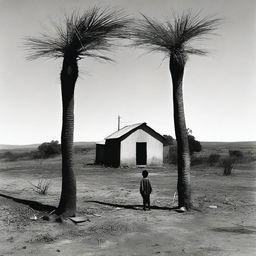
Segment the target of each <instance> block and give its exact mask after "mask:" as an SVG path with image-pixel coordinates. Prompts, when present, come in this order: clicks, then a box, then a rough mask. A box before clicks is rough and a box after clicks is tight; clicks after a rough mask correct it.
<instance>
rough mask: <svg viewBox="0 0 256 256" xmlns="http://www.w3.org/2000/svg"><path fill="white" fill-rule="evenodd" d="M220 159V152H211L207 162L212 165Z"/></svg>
mask: <svg viewBox="0 0 256 256" xmlns="http://www.w3.org/2000/svg"><path fill="white" fill-rule="evenodd" d="M219 160H220V155H219V154H210V155H209V157H208V160H207V163H208V164H209V165H210V166H213V165H214V164H216V163H218V162H219Z"/></svg>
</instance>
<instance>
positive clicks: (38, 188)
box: [29, 180, 51, 195]
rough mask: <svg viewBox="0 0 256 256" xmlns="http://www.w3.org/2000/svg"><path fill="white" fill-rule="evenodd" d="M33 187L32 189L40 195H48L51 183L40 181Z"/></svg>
mask: <svg viewBox="0 0 256 256" xmlns="http://www.w3.org/2000/svg"><path fill="white" fill-rule="evenodd" d="M29 183H30V182H29ZM30 184H31V185H32V187H31V189H32V190H33V191H35V192H36V193H37V194H39V195H47V193H48V190H49V187H50V185H51V182H50V181H48V180H39V181H38V184H37V185H34V184H32V183H30Z"/></svg>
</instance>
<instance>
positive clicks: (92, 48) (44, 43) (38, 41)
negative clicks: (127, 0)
mask: <svg viewBox="0 0 256 256" xmlns="http://www.w3.org/2000/svg"><path fill="white" fill-rule="evenodd" d="M128 23H129V20H128V19H127V18H126V17H125V16H124V15H123V14H122V12H121V11H111V10H108V9H104V10H103V11H101V10H100V9H99V8H96V7H94V8H92V9H90V10H88V11H87V12H85V13H84V14H83V15H79V14H77V13H73V14H72V15H71V16H70V17H66V19H65V24H64V26H59V25H55V30H56V31H55V32H56V34H55V36H49V35H46V34H42V35H41V38H31V37H30V38H26V43H25V46H26V48H27V51H28V58H29V59H36V58H39V57H50V58H52V57H53V58H58V57H64V55H72V56H74V57H76V58H83V57H85V56H88V57H96V58H101V59H105V60H111V59H110V58H109V57H106V56H104V55H103V54H101V53H102V51H107V50H109V49H110V47H111V46H112V45H113V41H112V40H113V39H116V38H125V37H127V35H128V34H127V33H126V28H127V25H128Z"/></svg>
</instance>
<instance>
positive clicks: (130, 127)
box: [105, 123, 165, 142]
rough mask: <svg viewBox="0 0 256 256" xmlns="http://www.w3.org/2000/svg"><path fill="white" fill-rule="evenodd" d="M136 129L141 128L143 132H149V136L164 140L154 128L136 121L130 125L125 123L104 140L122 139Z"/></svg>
mask: <svg viewBox="0 0 256 256" xmlns="http://www.w3.org/2000/svg"><path fill="white" fill-rule="evenodd" d="M138 129H142V130H144V131H145V132H147V133H149V134H150V135H151V136H153V137H154V138H156V139H157V140H159V141H161V142H164V140H165V138H164V137H163V136H162V135H161V134H159V133H157V132H156V131H155V130H153V129H152V128H150V127H149V126H148V125H147V124H146V123H137V124H132V125H127V126H125V127H123V128H122V129H120V130H119V131H116V132H114V133H112V134H110V135H109V136H108V137H106V138H105V140H111V139H118V140H124V139H125V138H127V137H128V136H129V135H131V134H132V133H133V132H135V131H136V130H138Z"/></svg>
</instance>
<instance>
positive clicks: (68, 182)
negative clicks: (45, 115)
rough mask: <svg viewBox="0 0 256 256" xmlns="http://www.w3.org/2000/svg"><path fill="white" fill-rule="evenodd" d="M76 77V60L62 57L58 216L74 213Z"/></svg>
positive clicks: (73, 214) (72, 214)
mask: <svg viewBox="0 0 256 256" xmlns="http://www.w3.org/2000/svg"><path fill="white" fill-rule="evenodd" d="M77 77H78V65H77V60H76V58H74V57H70V56H64V60H63V66H62V70H61V93H62V107H63V113H62V131H61V150H62V190H61V198H60V203H59V207H58V209H57V211H56V213H57V214H58V215H63V216H75V213H76V179H75V174H74V170H73V133H74V90H75V83H76V80H77Z"/></svg>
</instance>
